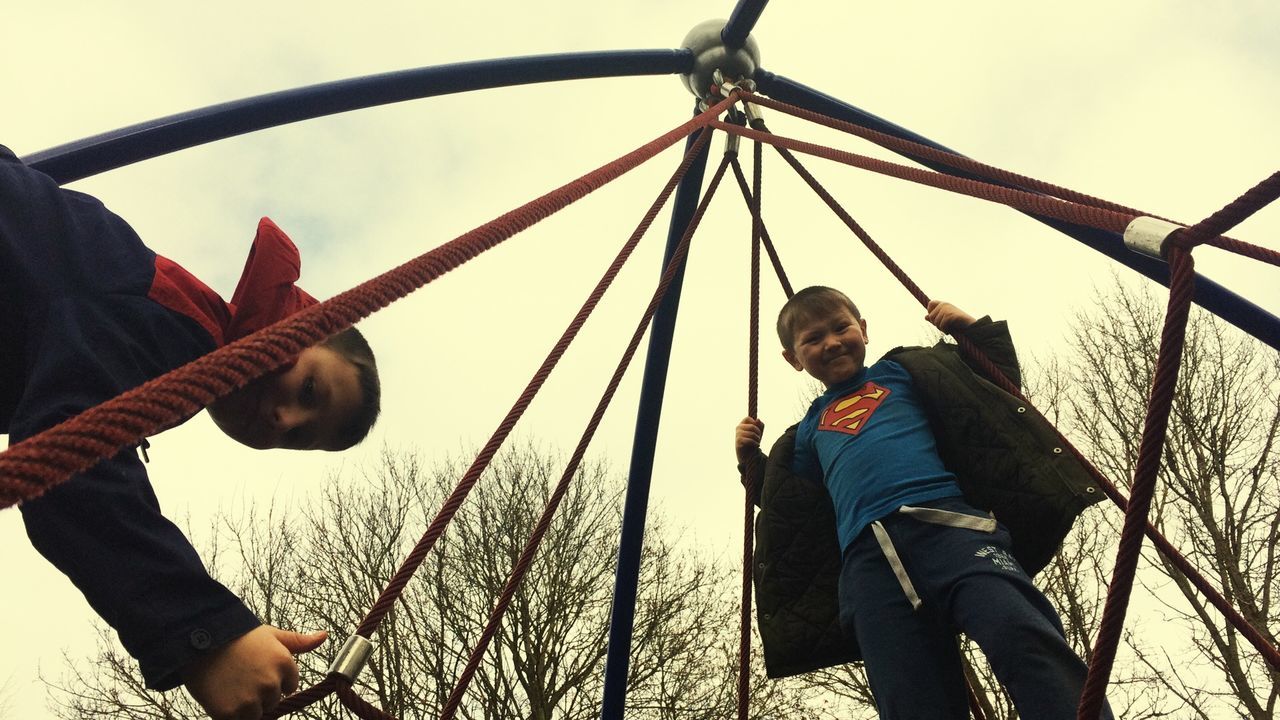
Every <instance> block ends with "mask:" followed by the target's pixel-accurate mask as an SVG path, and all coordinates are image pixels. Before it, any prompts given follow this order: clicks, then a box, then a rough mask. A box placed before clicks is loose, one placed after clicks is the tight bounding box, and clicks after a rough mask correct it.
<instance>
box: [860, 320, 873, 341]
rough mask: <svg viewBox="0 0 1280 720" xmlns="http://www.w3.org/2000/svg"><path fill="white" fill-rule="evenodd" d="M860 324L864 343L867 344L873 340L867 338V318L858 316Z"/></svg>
mask: <svg viewBox="0 0 1280 720" xmlns="http://www.w3.org/2000/svg"><path fill="white" fill-rule="evenodd" d="M858 324H859V325H861V326H862V344H863V345H866V344H867V343H869V342H871V341H870V340H869V339H868V338H867V321H866V319H865V318H858Z"/></svg>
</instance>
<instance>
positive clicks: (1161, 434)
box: [1077, 173, 1280, 720]
mask: <svg viewBox="0 0 1280 720" xmlns="http://www.w3.org/2000/svg"><path fill="white" fill-rule="evenodd" d="M1277 193H1280V173H1278V174H1276V175H1272V176H1271V177H1270V178H1268V179H1267V180H1265V181H1263V182H1262V183H1260V184H1258V185H1257V186H1255V187H1254V188H1252V189H1250V190H1249V191H1248V192H1246V193H1245V194H1244V195H1242V196H1240V197H1239V198H1237V199H1236V200H1234V201H1233V202H1231V203H1230V204H1229V205H1227V206H1226V207H1224V208H1223V209H1222V210H1219V211H1218V212H1216V213H1214V214H1213V215H1211V216H1209V217H1208V218H1206V219H1205V220H1203V221H1202V222H1200V223H1198V224H1197V225H1195V226H1194V227H1191V228H1188V229H1187V230H1186V231H1185V232H1184V233H1183V239H1182V241H1180V242H1175V243H1174V244H1173V247H1171V248H1169V252H1168V255H1169V275H1170V278H1169V304H1168V309H1167V310H1166V313H1165V321H1164V330H1163V331H1162V333H1161V338H1160V351H1159V354H1158V355H1157V357H1156V370H1155V378H1154V380H1153V381H1152V387H1151V396H1150V399H1149V401H1148V403H1147V419H1146V423H1145V426H1144V427H1143V431H1142V443H1141V445H1140V446H1139V449H1138V460H1137V464H1136V466H1135V468H1134V473H1133V487H1132V489H1131V490H1130V493H1129V507H1128V508H1127V509H1126V510H1125V515H1124V525H1123V527H1122V529H1121V531H1120V547H1119V550H1118V551H1117V553H1116V564H1115V569H1114V570H1113V571H1112V577H1111V585H1110V589H1109V590H1108V592H1107V602H1106V605H1105V607H1104V608H1103V611H1102V620H1101V622H1100V623H1099V628H1098V637H1097V640H1096V641H1095V643H1094V650H1093V656H1092V657H1091V658H1090V662H1089V676H1088V678H1087V679H1086V680H1085V686H1084V692H1083V694H1082V696H1081V700H1080V711H1079V714H1078V715H1077V717H1078V718H1079V719H1080V720H1092V719H1093V718H1097V717H1098V714H1099V711H1100V710H1101V707H1102V703H1103V701H1104V700H1105V693H1106V689H1107V682H1108V679H1109V678H1110V675H1111V667H1112V664H1113V663H1114V661H1115V655H1116V649H1117V647H1118V646H1119V644H1120V635H1121V633H1122V631H1123V630H1124V619H1125V614H1126V611H1127V609H1128V604H1129V597H1130V594H1131V593H1132V590H1133V579H1134V575H1135V574H1136V573H1137V566H1138V558H1139V556H1140V555H1141V553H1142V537H1143V530H1144V529H1145V527H1146V525H1147V516H1148V514H1149V513H1150V510H1151V500H1152V497H1153V496H1154V494H1155V487H1156V476H1157V474H1158V473H1159V470H1160V456H1161V454H1162V453H1163V450H1164V442H1165V431H1166V430H1167V429H1168V425H1169V413H1170V410H1171V408H1172V407H1173V397H1174V391H1175V389H1176V387H1177V382H1178V370H1179V368H1180V366H1181V363H1182V348H1183V344H1184V341H1185V338H1186V328H1187V318H1188V316H1189V314H1190V311H1191V297H1192V295H1193V293H1194V289H1195V269H1194V261H1193V260H1192V258H1191V248H1192V247H1193V246H1194V245H1196V244H1198V243H1200V242H1203V241H1204V239H1205V238H1210V237H1214V236H1217V235H1220V234H1221V233H1223V232H1225V231H1226V230H1227V229H1229V228H1231V227H1233V226H1234V225H1236V224H1237V223H1239V222H1241V221H1242V220H1244V219H1245V218H1247V217H1249V216H1250V215H1252V214H1254V213H1255V212H1257V211H1258V210H1259V209H1261V208H1262V207H1263V206H1264V205H1266V204H1267V203H1269V202H1271V201H1272V200H1274V199H1275V198H1276V196H1277Z"/></svg>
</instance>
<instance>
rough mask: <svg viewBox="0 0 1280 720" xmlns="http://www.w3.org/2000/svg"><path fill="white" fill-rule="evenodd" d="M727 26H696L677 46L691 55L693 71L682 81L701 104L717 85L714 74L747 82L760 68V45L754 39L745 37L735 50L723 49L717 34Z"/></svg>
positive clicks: (708, 23)
mask: <svg viewBox="0 0 1280 720" xmlns="http://www.w3.org/2000/svg"><path fill="white" fill-rule="evenodd" d="M727 22H728V21H727V20H707V21H705V22H701V23H698V24H697V25H695V26H694V28H693V29H692V30H690V31H689V34H688V35H685V36H684V41H683V42H681V43H680V47H684V48H688V49H689V50H691V51H693V70H692V71H690V72H689V74H687V75H682V76H681V78H682V79H683V80H684V85H685V87H687V88H689V92H691V93H693V94H694V95H696V96H698V97H699V98H700V99H702V100H706V99H707V97H708V96H709V95H710V94H711V88H712V86H713V85H715V86H718V85H719V83H717V82H716V80H715V78H714V77H713V76H714V74H715V71H716V70H719V71H720V72H721V73H722V74H723V76H724V77H725V78H726V79H729V80H733V81H741V80H746V79H750V78H751V77H752V76H753V75H755V72H756V68H758V67H760V45H759V43H757V42H756V39H755V38H754V37H752V36H750V35H748V36H747V41H746V42H745V43H743V46H742V47H741V48H738V49H737V50H730V49H729V48H727V47H725V44H724V40H721V39H720V33H721V31H723V30H724V26H725V24H726V23H727Z"/></svg>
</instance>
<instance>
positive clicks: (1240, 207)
mask: <svg viewBox="0 0 1280 720" xmlns="http://www.w3.org/2000/svg"><path fill="white" fill-rule="evenodd" d="M1277 197H1280V172H1275V173H1272V174H1271V175H1270V176H1268V177H1267V178H1266V179H1264V180H1263V181H1262V182H1260V183H1258V184H1257V185H1254V186H1253V187H1251V188H1249V189H1248V190H1247V191H1245V193H1244V194H1243V195H1241V196H1240V197H1238V198H1236V199H1235V200H1232V201H1231V202H1230V203H1228V204H1227V205H1226V206H1225V207H1223V208H1222V209H1221V210H1219V211H1217V212H1215V213H1214V214H1212V215H1210V216H1209V217H1207V218H1205V219H1204V220H1202V221H1201V222H1199V223H1197V224H1196V225H1195V226H1194V227H1189V228H1187V229H1186V230H1183V231H1182V232H1179V233H1177V234H1176V235H1174V237H1173V239H1172V242H1173V244H1175V245H1177V246H1179V247H1182V248H1186V249H1191V248H1193V247H1195V246H1196V245H1200V244H1203V243H1208V242H1209V241H1210V240H1212V239H1214V238H1216V237H1218V236H1220V235H1222V233H1224V232H1226V231H1227V230H1230V229H1231V228H1233V227H1235V226H1236V225H1239V224H1240V223H1242V222H1244V221H1245V219H1247V218H1248V217H1249V216H1250V215H1253V214H1254V213H1256V212H1258V210H1260V209H1261V208H1263V207H1264V206H1266V205H1268V204H1270V203H1271V202H1272V201H1274V200H1275V199H1276V198H1277ZM1260 249H1261V248H1260ZM1269 252H1270V251H1269ZM1259 259H1261V258H1259Z"/></svg>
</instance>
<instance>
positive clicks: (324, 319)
mask: <svg viewBox="0 0 1280 720" xmlns="http://www.w3.org/2000/svg"><path fill="white" fill-rule="evenodd" d="M731 102H732V101H731V100H725V101H723V102H721V103H719V104H718V105H716V106H715V107H713V108H711V109H709V110H707V111H706V112H704V113H702V114H700V115H698V116H697V117H695V118H693V119H692V120H690V121H688V122H686V123H683V124H681V125H680V126H679V127H677V128H675V129H673V130H671V131H669V132H667V133H665V134H664V135H662V136H661V137H658V138H657V139H655V140H653V141H651V142H649V143H646V144H645V145H642V146H641V147H639V148H637V149H636V150H633V151H632V152H630V153H628V154H627V155H624V156H622V157H621V158H618V159H617V160H614V161H612V162H610V163H608V164H606V165H604V166H602V167H600V168H598V169H596V170H593V171H591V172H589V173H587V174H586V175H583V176H582V177H580V178H578V179H577V180H574V181H572V182H570V183H567V184H565V185H562V186H561V187H559V188H557V189H555V190H552V191H551V192H549V193H547V194H546V195H543V196H542V197H539V198H537V199H535V200H532V201H530V202H528V203H526V204H525V205H522V206H521V207H519V208H517V209H515V210H512V211H510V212H508V213H506V214H505V215H502V216H501V217H498V218H497V219H495V220H492V221H490V222H489V223H486V224H485V225H482V226H480V227H479V228H476V229H475V230H472V231H471V232H469V233H467V234H465V235H462V236H460V237H458V238H455V239H454V240H451V241H449V242H448V243H445V244H444V245H441V246H440V247H438V248H436V249H434V250H431V251H430V252H427V253H424V254H423V255H421V256H419V257H418V258H416V259H414V260H411V261H410V262H408V263H405V264H404V265H401V266H400V267H398V268H395V269H393V270H390V271H388V272H386V273H383V274H382V275H379V276H378V277H375V278H373V279H372V280H368V281H366V282H364V283H362V284H360V285H358V286H356V287H355V288H352V289H351V290H348V291H346V292H344V293H342V294H340V295H337V296H335V297H333V298H330V299H329V300H326V301H325V302H322V303H320V304H318V305H314V306H312V307H310V308H307V309H306V310H303V311H302V312H299V313H297V314H295V315H293V316H291V317H289V318H286V319H285V320H282V321H280V322H279V323H276V324H275V325H272V326H271V327H269V328H266V329H263V330H260V331H258V332H256V333H254V334H252V335H250V336H248V337H246V338H244V339H242V340H238V341H236V342H234V343H231V344H230V345H227V346H225V347H222V348H219V349H218V350H215V351H214V352H212V353H209V354H208V355H205V356H204V357H201V358H199V359H197V360H195V361H193V362H191V363H188V364H187V365H184V366H182V367H180V368H177V369H175V370H173V371H171V372H168V373H165V374H164V375H162V376H160V377H158V378H156V379H154V380H151V381H150V382H147V383H145V384H143V385H141V386H139V387H137V388H134V389H133V390H130V391H129V392H126V393H124V394H122V395H120V396H118V397H116V398H113V399H111V400H108V401H106V402H104V403H102V404H101V405H98V406H96V407H93V408H90V409H89V410H86V411H84V412H82V413H80V414H79V415H77V416H76V417H74V418H72V419H70V420H67V421H65V422H63V423H61V424H59V425H57V426H55V427H53V428H50V429H48V430H45V431H44V432H41V433H39V434H37V435H35V436H33V437H30V438H27V439H26V440H23V441H22V442H19V443H17V444H16V445H13V446H12V447H10V448H9V449H8V450H6V451H4V453H0V508H4V507H9V506H11V505H13V504H15V503H17V502H19V501H21V500H30V499H32V498H35V497H38V496H39V495H41V494H43V493H44V492H45V491H46V490H47V489H48V488H50V487H52V486H53V485H55V484H57V483H60V482H63V481H65V480H67V479H68V478H70V477H71V476H72V475H74V474H76V473H78V472H81V471H84V470H87V469H89V468H90V467H92V466H94V465H96V464H97V463H98V462H99V461H100V460H102V459H103V458H107V457H111V456H112V455H114V454H116V453H117V452H119V451H120V450H121V449H123V448H126V447H132V446H133V445H136V444H137V443H138V441H140V440H141V439H142V438H143V437H145V436H147V435H151V434H154V433H155V432H157V431H159V430H161V429H163V428H166V427H169V426H172V425H174V424H177V423H179V422H181V421H182V420H183V419H185V418H187V417H189V416H191V415H193V414H195V413H196V412H198V411H199V410H201V409H202V408H204V407H205V406H206V405H208V404H209V403H211V402H213V401H214V400H216V399H218V398H220V397H222V396H224V395H226V394H227V393H230V392H231V391H232V390H234V389H236V388H238V387H243V386H244V385H245V384H246V383H248V382H249V381H251V380H254V379H256V378H258V377H261V376H263V375H265V374H267V373H269V372H271V371H273V370H276V369H278V368H280V367H281V366H283V365H284V364H285V363H287V362H289V361H290V360H291V359H292V358H294V357H296V356H297V354H298V353H299V352H301V351H302V350H303V349H305V348H307V347H310V346H312V345H314V344H316V343H318V342H320V341H321V340H323V339H325V338H326V337H328V336H330V335H332V334H334V333H336V332H340V331H342V330H344V329H346V328H347V327H350V326H351V325H352V324H353V323H355V322H356V321H357V320H360V319H361V318H364V317H366V316H368V315H369V314H371V313H373V312H375V311H377V310H380V309H382V308H383V307H386V306H387V305H389V304H390V303H392V302H394V301H395V300H397V299H399V298H401V297H403V296H405V295H406V294H408V293H409V292H412V291H413V290H414V289H417V288H419V287H421V286H423V285H425V284H427V283H429V282H431V281H432V280H434V279H436V278H438V277H439V276H441V275H443V274H444V273H446V272H448V271H450V270H453V269H454V268H456V267H458V266H459V265H461V264H463V263H465V262H466V261H468V260H470V259H472V258H474V257H475V256H477V255H479V254H480V253H482V252H484V251H486V250H489V249H491V248H493V247H494V246H496V245H498V244H499V243H501V242H503V241H504V240H506V239H508V238H510V237H511V236H512V235H515V234H516V233H518V232H520V231H522V230H525V229H527V228H529V227H531V226H532V225H534V224H536V223H538V222H539V221H541V220H543V219H545V218H547V217H549V216H550V215H552V214H554V213H556V212H558V211H560V210H562V209H564V208H565V207H567V206H568V205H570V204H572V203H573V202H576V201H577V200H579V199H581V198H583V197H585V196H586V195H588V194H589V193H591V192H593V191H594V190H596V189H598V188H600V187H601V186H603V185H605V184H607V183H609V182H611V181H613V180H615V179H617V178H618V177H620V176H621V175H623V174H624V173H626V172H628V171H630V170H631V169H633V168H635V167H636V166H638V165H640V164H641V163H643V162H644V161H646V160H648V159H649V158H651V157H653V156H654V155H657V154H658V153H659V152H661V151H662V150H664V149H666V148H667V147H669V146H670V145H672V144H674V143H675V142H676V141H678V140H680V139H681V138H683V137H686V136H688V135H689V133H691V132H693V131H694V130H697V129H699V128H702V127H704V126H706V125H707V124H708V123H709V122H711V121H712V120H713V119H714V118H715V117H716V116H717V115H718V114H719V113H721V112H723V111H724V110H725V109H726V108H727V107H728V106H729V105H730V104H731Z"/></svg>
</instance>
